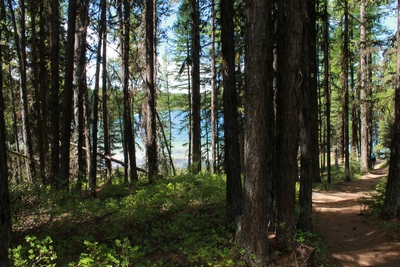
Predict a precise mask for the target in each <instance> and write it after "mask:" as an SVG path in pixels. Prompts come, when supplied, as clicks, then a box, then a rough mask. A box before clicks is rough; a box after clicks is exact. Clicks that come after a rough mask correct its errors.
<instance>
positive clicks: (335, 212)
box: [313, 166, 400, 267]
mask: <svg viewBox="0 0 400 267" xmlns="http://www.w3.org/2000/svg"><path fill="white" fill-rule="evenodd" d="M386 173H387V169H381V168H379V166H376V167H375V169H374V170H371V171H370V173H367V174H366V175H364V176H363V177H362V178H361V179H357V180H354V181H351V182H342V183H339V184H337V185H335V186H334V188H333V189H332V190H329V191H319V192H318V191H317V192H314V193H313V202H314V204H313V208H314V214H315V218H314V229H315V231H316V232H318V233H320V234H322V235H323V236H324V238H325V240H326V242H327V243H328V259H329V263H330V265H329V266H336V267H342V266H346V267H365V266H374V267H392V266H393V267H395V266H400V242H395V241H393V240H392V239H391V238H390V237H389V236H388V235H387V234H385V233H384V231H382V229H380V228H379V226H378V224H377V223H376V222H375V221H373V220H372V219H371V218H368V216H366V215H364V214H363V213H362V208H363V206H362V205H360V203H359V202H358V200H359V199H360V198H362V197H367V198H368V197H370V193H371V192H372V190H373V186H374V185H375V184H376V183H377V182H378V181H379V179H380V178H382V177H383V176H386Z"/></svg>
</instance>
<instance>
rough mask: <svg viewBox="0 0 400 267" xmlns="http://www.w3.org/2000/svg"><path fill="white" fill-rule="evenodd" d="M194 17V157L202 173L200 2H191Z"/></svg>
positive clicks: (192, 76)
mask: <svg viewBox="0 0 400 267" xmlns="http://www.w3.org/2000/svg"><path fill="white" fill-rule="evenodd" d="M190 3H191V15H192V50H191V52H192V53H191V56H192V73H191V78H192V108H191V118H192V136H191V137H192V147H193V150H192V157H193V165H194V167H193V171H194V172H195V173H197V172H200V171H201V126H200V121H201V117H200V100H201V97H200V49H201V48H200V11H199V4H198V0H190Z"/></svg>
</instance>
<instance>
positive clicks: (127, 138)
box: [121, 0, 138, 182]
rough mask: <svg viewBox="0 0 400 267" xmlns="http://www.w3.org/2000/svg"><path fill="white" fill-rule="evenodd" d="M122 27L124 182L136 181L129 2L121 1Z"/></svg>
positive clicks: (126, 0)
mask: <svg viewBox="0 0 400 267" xmlns="http://www.w3.org/2000/svg"><path fill="white" fill-rule="evenodd" d="M123 6H124V10H123V25H122V30H123V31H122V44H121V46H122V87H123V97H124V99H123V102H124V114H123V121H124V150H125V154H126V157H125V161H126V162H125V181H126V182H134V181H137V179H138V175H137V172H136V156H135V137H134V134H133V126H132V118H131V96H130V92H129V50H130V49H129V45H130V38H129V37H130V12H131V8H130V2H129V1H128V0H124V1H123Z"/></svg>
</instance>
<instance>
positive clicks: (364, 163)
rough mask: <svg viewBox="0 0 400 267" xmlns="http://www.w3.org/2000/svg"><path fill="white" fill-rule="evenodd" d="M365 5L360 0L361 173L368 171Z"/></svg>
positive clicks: (363, 0) (362, 0)
mask: <svg viewBox="0 0 400 267" xmlns="http://www.w3.org/2000/svg"><path fill="white" fill-rule="evenodd" d="M365 6H366V3H365V0H361V4H360V89H361V172H367V171H368V161H369V153H368V145H369V142H368V136H369V129H368V128H369V127H368V117H369V105H370V103H369V101H368V97H369V95H368V88H367V87H368V85H367V51H366V41H367V33H366V26H367V25H366V24H367V20H366V7H365Z"/></svg>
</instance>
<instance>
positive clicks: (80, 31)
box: [74, 0, 101, 190]
mask: <svg viewBox="0 0 400 267" xmlns="http://www.w3.org/2000/svg"><path fill="white" fill-rule="evenodd" d="M77 9H78V17H77V25H76V32H75V36H76V38H75V42H76V49H75V57H76V60H75V64H76V68H75V77H74V79H75V84H76V85H77V86H76V87H75V94H76V95H77V98H76V103H75V107H76V112H75V138H77V139H78V159H77V160H78V174H77V182H76V187H77V189H78V190H80V189H81V187H82V182H83V180H84V179H85V178H86V177H87V167H88V166H87V164H86V163H87V162H86V160H85V155H84V153H83V150H82V149H81V148H82V147H83V146H84V145H85V135H84V132H85V127H86V126H85V125H86V123H87V122H86V121H85V116H84V115H85V105H84V98H85V97H84V95H85V92H86V91H87V84H86V46H87V43H86V36H87V27H88V24H89V22H88V20H89V18H88V11H89V1H87V0H78V3H77ZM100 39H101V38H100ZM94 97H96V96H94ZM97 98H98V96H97ZM96 126H97V125H96ZM96 131H97V127H96ZM96 136H97V134H96ZM86 146H88V145H86ZM94 155H96V154H94ZM89 181H90V180H89ZM89 184H90V182H89ZM89 187H90V185H89ZM90 188H92V187H90Z"/></svg>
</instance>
